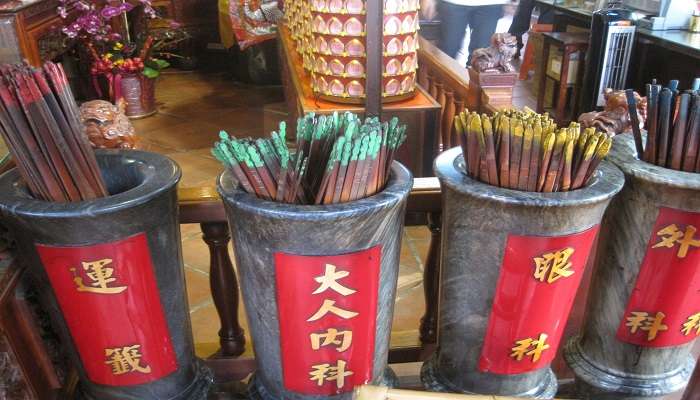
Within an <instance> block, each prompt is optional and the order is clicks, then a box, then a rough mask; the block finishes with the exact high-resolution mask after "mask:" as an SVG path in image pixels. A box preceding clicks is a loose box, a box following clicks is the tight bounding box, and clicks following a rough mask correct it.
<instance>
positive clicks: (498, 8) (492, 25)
mask: <svg viewBox="0 0 700 400" xmlns="http://www.w3.org/2000/svg"><path fill="white" fill-rule="evenodd" d="M472 9H473V10H472V12H471V13H470V14H469V28H470V29H471V31H472V34H471V36H470V39H469V61H467V65H469V64H470V63H471V60H472V54H473V53H474V50H476V49H480V48H483V47H489V45H490V42H491V36H493V34H494V33H495V32H496V26H497V25H498V20H499V19H500V18H501V17H502V16H503V5H502V4H495V5H490V6H477V7H472Z"/></svg>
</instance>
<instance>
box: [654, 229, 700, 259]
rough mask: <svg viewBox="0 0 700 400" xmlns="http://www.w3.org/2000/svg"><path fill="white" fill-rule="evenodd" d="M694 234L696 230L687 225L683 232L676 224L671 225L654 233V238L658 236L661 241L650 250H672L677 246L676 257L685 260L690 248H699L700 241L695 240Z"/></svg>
mask: <svg viewBox="0 0 700 400" xmlns="http://www.w3.org/2000/svg"><path fill="white" fill-rule="evenodd" d="M695 232H697V229H696V228H695V227H694V226H693V225H687V226H686V227H685V230H683V231H681V230H680V229H678V227H677V226H676V224H671V225H669V226H667V227H665V228H663V229H661V230H659V231H658V232H656V236H660V237H661V240H660V241H659V242H658V243H656V244H655V245H653V246H651V248H652V249H657V248H659V247H666V248H669V249H672V248H674V247H676V245H677V246H678V253H677V255H678V257H679V258H685V256H687V255H688V250H689V249H690V248H691V247H700V240H699V239H695Z"/></svg>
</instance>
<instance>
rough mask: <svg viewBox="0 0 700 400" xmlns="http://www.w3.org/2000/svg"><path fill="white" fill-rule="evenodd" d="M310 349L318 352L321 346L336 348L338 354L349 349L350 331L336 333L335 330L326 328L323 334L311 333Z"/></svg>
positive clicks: (350, 341)
mask: <svg viewBox="0 0 700 400" xmlns="http://www.w3.org/2000/svg"><path fill="white" fill-rule="evenodd" d="M310 339H311V348H312V349H314V350H318V349H320V348H321V347H323V346H331V345H332V346H336V350H337V351H338V352H339V353H342V352H344V351H345V350H347V349H349V348H350V345H351V344H352V331H341V332H338V330H337V329H335V328H328V330H326V332H324V333H312V334H311V335H310Z"/></svg>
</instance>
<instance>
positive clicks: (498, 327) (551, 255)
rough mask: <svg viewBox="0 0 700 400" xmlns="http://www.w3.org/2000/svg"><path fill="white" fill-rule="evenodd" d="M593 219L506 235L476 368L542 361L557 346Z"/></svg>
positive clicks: (515, 370)
mask: <svg viewBox="0 0 700 400" xmlns="http://www.w3.org/2000/svg"><path fill="white" fill-rule="evenodd" d="M597 233H598V225H596V226H594V227H592V228H589V229H588V230H586V231H583V232H580V233H576V234H571V235H566V236H558V237H544V236H518V235H509V236H508V240H507V242H506V248H505V254H504V255H503V264H502V266H501V274H500V277H499V279H498V285H497V287H496V296H495V298H494V300H493V306H492V309H491V315H490V317H489V324H488V328H487V330H486V337H485V338H484V346H483V348H482V349H481V358H480V359H479V371H482V372H490V373H494V374H520V373H523V372H528V371H532V370H536V369H539V368H543V367H546V366H547V365H549V363H550V362H551V361H552V359H554V356H555V355H556V353H557V348H558V347H559V341H560V340H561V335H562V332H563V331H564V326H565V325H566V319H567V317H568V315H569V311H570V310H571V305H572V303H573V301H574V296H575V295H576V289H578V286H579V284H580V283H581V278H582V277H583V270H584V268H585V267H586V262H587V260H588V255H589V253H590V251H591V246H592V245H593V240H594V239H595V237H596V235H597Z"/></svg>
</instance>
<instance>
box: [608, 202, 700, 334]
mask: <svg viewBox="0 0 700 400" xmlns="http://www.w3.org/2000/svg"><path fill="white" fill-rule="evenodd" d="M698 230H700V213H693V212H688V211H682V210H676V209H673V208H666V207H662V208H661V209H660V210H659V215H658V217H657V218H656V223H655V224H654V228H653V229H652V231H651V234H650V238H649V242H648V244H647V250H646V254H645V256H644V259H643V260H642V266H641V268H640V270H639V275H638V276H637V282H636V283H635V286H634V290H633V291H632V295H631V296H630V299H629V301H628V303H627V308H626V310H625V315H623V316H622V320H621V321H620V327H619V328H618V331H617V338H618V339H620V340H622V341H623V342H627V343H632V344H636V345H640V346H646V347H666V346H677V345H681V344H684V343H688V342H690V341H691V340H693V339H695V338H696V337H697V336H698V334H700V298H699V297H698V293H700V232H698Z"/></svg>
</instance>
